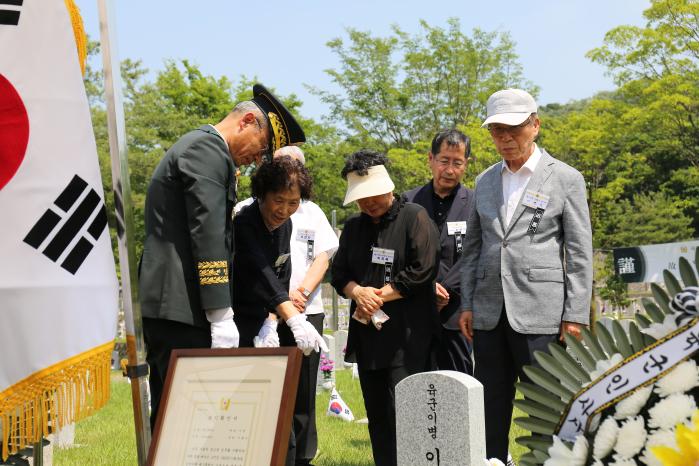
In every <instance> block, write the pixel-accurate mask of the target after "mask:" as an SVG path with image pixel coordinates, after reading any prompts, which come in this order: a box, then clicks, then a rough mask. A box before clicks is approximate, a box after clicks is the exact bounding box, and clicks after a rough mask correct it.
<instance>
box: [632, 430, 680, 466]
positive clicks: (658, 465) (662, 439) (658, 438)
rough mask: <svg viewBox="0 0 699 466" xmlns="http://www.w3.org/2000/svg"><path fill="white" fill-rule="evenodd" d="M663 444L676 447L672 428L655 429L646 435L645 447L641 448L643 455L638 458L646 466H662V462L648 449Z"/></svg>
mask: <svg viewBox="0 0 699 466" xmlns="http://www.w3.org/2000/svg"><path fill="white" fill-rule="evenodd" d="M658 445H663V446H666V447H669V448H673V449H675V450H676V449H677V439H676V437H675V430H674V429H660V430H656V431H655V432H653V433H652V434H650V435H649V436H648V440H646V448H644V449H643V455H641V457H640V458H639V459H640V460H641V461H643V463H644V464H646V465H647V466H662V464H663V463H662V462H661V461H660V460H659V459H658V458H657V457H656V456H655V455H654V454H653V452H651V451H650V449H651V447H657V446H658Z"/></svg>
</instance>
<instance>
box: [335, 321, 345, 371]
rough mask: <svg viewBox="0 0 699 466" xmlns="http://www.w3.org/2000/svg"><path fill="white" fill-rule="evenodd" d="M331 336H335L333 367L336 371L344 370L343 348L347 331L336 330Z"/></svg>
mask: <svg viewBox="0 0 699 466" xmlns="http://www.w3.org/2000/svg"><path fill="white" fill-rule="evenodd" d="M333 335H334V336H335V357H337V360H336V361H335V363H336V366H335V367H336V368H337V369H344V367H345V347H346V346H347V330H338V331H337V332H335V333H334V334H333Z"/></svg>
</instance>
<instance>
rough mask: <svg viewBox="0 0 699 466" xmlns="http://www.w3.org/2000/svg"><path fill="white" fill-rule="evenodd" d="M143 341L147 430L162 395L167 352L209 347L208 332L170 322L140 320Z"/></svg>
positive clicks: (155, 413)
mask: <svg viewBox="0 0 699 466" xmlns="http://www.w3.org/2000/svg"><path fill="white" fill-rule="evenodd" d="M143 338H144V340H145V343H146V362H147V363H148V366H149V368H150V374H149V376H148V386H149V388H150V409H151V412H150V428H151V431H152V430H153V429H154V428H155V420H156V419H157V415H158V408H159V407H160V398H161V397H162V395H163V387H164V386H165V376H166V375H167V369H168V364H169V363H170V351H172V350H173V349H177V348H211V331H210V330H209V329H208V328H207V329H204V328H199V327H193V326H191V325H187V324H183V323H181V322H175V321H173V320H164V319H149V318H147V317H144V318H143Z"/></svg>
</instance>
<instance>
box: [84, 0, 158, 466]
mask: <svg viewBox="0 0 699 466" xmlns="http://www.w3.org/2000/svg"><path fill="white" fill-rule="evenodd" d="M97 3H98V5H99V18H100V39H101V48H102V62H103V71H104V91H105V100H106V104H107V128H108V132H109V152H110V154H111V161H112V186H113V189H114V206H115V210H116V223H117V243H118V246H119V264H120V271H121V291H122V294H121V296H122V306H123V308H124V319H125V323H126V348H127V354H128V358H129V363H128V366H127V376H128V377H129V378H130V379H131V398H132V400H133V408H134V421H135V427H136V447H137V451H138V464H139V465H144V464H145V463H146V458H147V456H148V447H149V446H150V440H151V436H150V420H149V415H148V393H147V385H146V384H147V378H146V376H147V374H148V366H147V365H146V363H145V346H144V343H143V328H142V323H141V307H140V304H139V301H138V272H137V267H136V263H137V262H136V252H135V250H134V225H133V212H132V208H131V183H130V181H129V166H128V157H127V156H128V150H127V147H126V128H125V123H124V106H123V100H122V93H121V86H122V83H121V73H120V67H119V58H118V55H117V53H116V31H115V28H116V27H115V20H114V2H113V0H98V1H97Z"/></svg>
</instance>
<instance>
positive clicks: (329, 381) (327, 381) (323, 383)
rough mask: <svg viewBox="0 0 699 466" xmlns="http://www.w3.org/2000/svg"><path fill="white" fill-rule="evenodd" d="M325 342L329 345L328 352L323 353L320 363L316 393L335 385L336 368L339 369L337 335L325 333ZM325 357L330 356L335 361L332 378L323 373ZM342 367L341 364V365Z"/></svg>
mask: <svg viewBox="0 0 699 466" xmlns="http://www.w3.org/2000/svg"><path fill="white" fill-rule="evenodd" d="M323 340H325V344H326V345H328V352H327V353H321V359H320V364H318V377H317V379H316V394H317V393H320V391H321V389H325V390H330V389H332V388H333V387H334V386H335V370H337V367H338V366H337V364H338V363H337V358H336V357H335V337H333V336H332V335H323ZM323 357H328V358H330V360H331V361H333V371H332V374H331V375H330V378H326V377H325V374H323V370H322V369H321V368H322V367H323ZM340 367H341V366H340Z"/></svg>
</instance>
